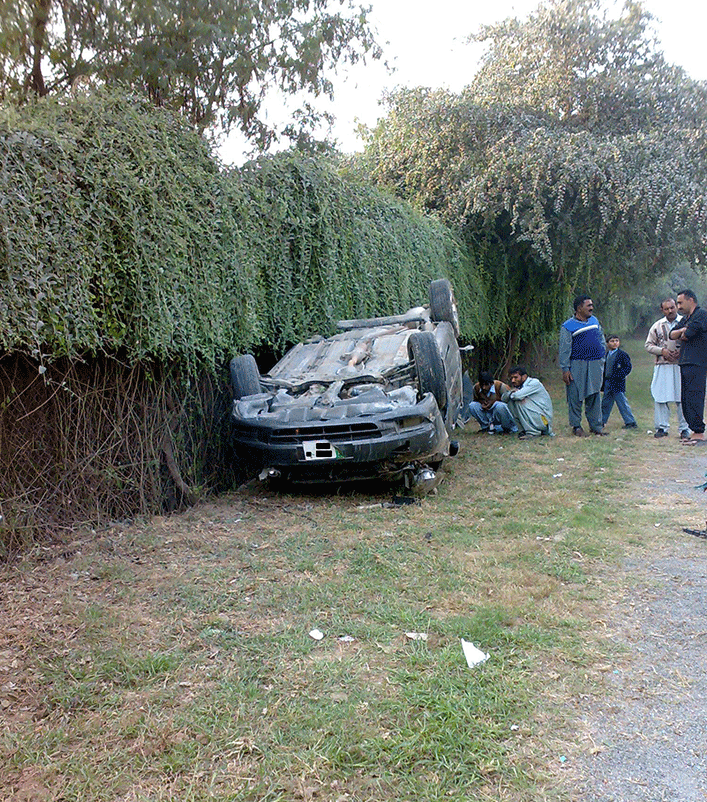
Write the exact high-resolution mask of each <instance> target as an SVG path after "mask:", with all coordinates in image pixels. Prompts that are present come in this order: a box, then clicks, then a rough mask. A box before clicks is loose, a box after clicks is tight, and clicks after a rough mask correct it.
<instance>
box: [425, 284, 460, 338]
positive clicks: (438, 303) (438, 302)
mask: <svg viewBox="0 0 707 802" xmlns="http://www.w3.org/2000/svg"><path fill="white" fill-rule="evenodd" d="M430 316H431V318H432V320H434V321H435V322H436V323H441V322H442V321H443V320H446V321H447V322H448V323H451V324H452V328H453V329H454V336H455V337H459V310H458V309H457V301H456V298H455V297H454V290H453V289H452V283H451V281H449V279H446V278H440V279H437V280H436V281H432V282H430Z"/></svg>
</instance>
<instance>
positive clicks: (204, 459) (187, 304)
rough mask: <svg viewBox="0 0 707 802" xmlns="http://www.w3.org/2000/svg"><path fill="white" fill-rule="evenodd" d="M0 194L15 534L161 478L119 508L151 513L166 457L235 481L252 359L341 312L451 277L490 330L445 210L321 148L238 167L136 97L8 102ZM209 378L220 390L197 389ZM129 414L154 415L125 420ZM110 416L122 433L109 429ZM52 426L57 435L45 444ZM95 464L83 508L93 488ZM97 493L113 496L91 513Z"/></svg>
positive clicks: (0, 409) (5, 414)
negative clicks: (81, 495)
mask: <svg viewBox="0 0 707 802" xmlns="http://www.w3.org/2000/svg"><path fill="white" fill-rule="evenodd" d="M0 197H1V198H2V201H1V202H0V282H1V283H2V293H1V294H0V360H1V363H0V368H1V369H0V505H2V508H1V509H0V514H2V515H3V518H2V519H0V526H2V525H4V526H5V528H6V529H7V527H9V526H10V525H12V527H14V529H15V530H17V529H18V528H20V529H22V528H24V529H26V530H27V531H31V530H33V529H34V528H36V526H37V524H38V522H39V521H41V522H42V525H43V526H44V528H45V529H46V530H47V531H51V530H52V527H53V526H54V525H55V524H56V522H57V521H61V523H62V524H66V525H68V524H69V523H70V522H71V521H72V520H76V519H77V518H79V519H81V518H85V519H87V520H88V519H91V520H93V519H101V518H102V517H105V515H107V514H109V515H111V516H112V515H115V514H116V512H115V510H112V509H111V507H110V504H109V503H108V502H107V499H108V498H109V497H110V495H111V488H114V489H115V488H116V487H120V488H125V487H127V486H128V485H131V483H132V484H133V485H134V484H135V481H136V477H138V476H142V477H144V476H146V475H147V474H146V471H147V472H148V473H149V474H150V476H151V477H153V478H151V479H150V481H149V482H147V481H142V480H140V481H142V484H143V486H142V487H141V488H140V489H139V492H137V493H136V494H133V495H130V501H127V502H126V503H125V504H124V505H119V507H118V508H117V509H118V511H119V512H120V514H122V515H125V514H127V513H128V512H129V510H130V508H131V507H132V506H133V505H135V506H136V510H135V511H136V512H137V511H142V512H146V511H155V510H157V509H159V508H160V505H161V504H162V500H163V497H164V494H165V490H164V487H163V486H158V485H159V482H157V481H156V480H153V479H154V477H156V476H160V475H162V476H165V475H167V474H168V475H169V476H170V477H171V479H170V481H172V482H173V483H174V479H175V471H174V470H172V469H173V468H174V467H175V466H174V465H168V467H170V470H169V471H168V472H165V470H164V469H163V470H160V467H159V464H158V463H160V462H162V463H164V462H165V460H166V461H167V462H169V459H168V457H169V452H170V451H171V452H172V453H173V456H174V457H175V459H176V461H177V462H178V463H180V464H179V465H178V466H177V468H178V469H179V471H181V473H177V474H176V475H177V477H178V479H179V480H183V481H182V482H181V483H180V482H179V481H178V482H177V488H178V490H179V493H178V494H177V495H178V496H179V498H180V499H181V498H183V497H184V495H185V494H186V495H187V496H190V491H187V488H189V489H191V488H195V487H200V488H202V489H203V488H206V487H209V486H213V483H214V477H215V476H220V477H221V478H222V480H224V477H225V478H226V479H228V478H229V477H230V478H232V476H233V472H232V471H231V470H230V467H229V466H228V465H226V464H223V465H220V464H219V462H220V461H224V462H225V461H227V460H228V452H227V450H224V448H223V447H222V446H220V445H218V444H219V443H221V444H222V443H224V442H225V441H226V440H227V421H228V415H227V412H224V410H225V409H226V410H227V389H226V381H225V377H226V370H225V364H226V362H227V360H228V359H229V358H230V356H231V355H233V354H234V353H236V352H241V351H245V350H249V349H260V350H267V351H269V352H271V353H274V354H278V353H280V352H282V351H283V350H284V349H285V348H286V347H287V346H288V345H290V344H291V343H293V342H296V341H297V340H299V339H301V338H302V337H303V336H306V335H309V334H311V333H313V332H315V331H316V332H321V333H328V332H330V331H332V330H333V329H334V327H335V322H336V320H337V319H339V318H350V317H362V316H368V315H376V314H390V313H392V312H397V311H402V310H404V309H406V308H407V307H408V306H411V305H417V304H419V303H422V302H424V301H425V299H426V297H427V286H428V283H429V281H430V280H431V279H432V278H436V277H439V276H442V275H446V276H448V277H450V278H451V279H452V281H453V283H454V285H455V289H456V291H457V295H458V299H459V303H460V307H461V317H462V328H463V332H462V336H463V337H465V338H466V339H467V340H471V339H474V338H479V337H482V336H483V335H484V334H485V332H486V327H487V325H488V319H487V317H486V315H487V309H488V304H487V302H486V298H485V295H484V289H483V281H482V276H481V272H480V270H479V269H478V268H477V267H476V266H475V265H474V264H473V263H471V262H470V260H469V259H468V257H467V255H466V252H465V250H464V249H463V247H462V246H461V245H460V244H459V242H458V241H457V240H455V238H454V237H453V236H452V235H451V234H450V233H449V232H448V231H447V230H446V229H445V228H444V227H443V226H442V225H441V224H440V223H439V222H437V221H436V220H434V219H431V218H429V217H425V216H423V215H421V214H420V213H418V212H416V211H414V210H413V209H412V208H411V207H409V206H408V205H406V204H405V203H403V202H401V201H398V200H395V199H393V198H391V197H390V196H387V195H386V194H384V193H382V192H381V191H379V190H377V189H374V188H372V187H371V186H367V185H365V184H363V183H359V182H357V181H355V180H353V179H350V178H348V179H346V178H343V177H342V175H341V174H340V173H339V172H338V171H337V166H336V164H335V163H333V162H331V161H325V160H323V159H321V158H320V159H314V158H311V157H307V156H304V155H301V154H295V153H285V154H281V155H279V156H276V157H272V158H262V159H259V160H257V161H254V162H251V163H249V164H247V165H246V166H245V167H243V168H241V169H230V170H226V169H222V168H221V166H220V165H219V164H218V162H217V161H216V160H215V159H214V157H213V155H212V154H211V152H210V149H209V147H208V145H207V144H206V143H205V142H204V141H203V140H202V139H200V138H199V137H198V136H197V135H196V134H195V133H194V132H193V131H191V130H190V129H189V128H188V127H186V126H185V125H184V123H182V122H180V121H179V120H176V119H175V118H173V117H172V116H170V115H169V114H167V113H166V112H164V111H161V110H158V109H154V108H152V107H150V106H147V105H145V104H143V103H142V102H141V101H139V100H137V99H134V98H128V97H124V96H115V95H100V94H98V95H91V96H80V97H76V98H74V99H72V100H70V101H64V102H55V101H51V102H48V101H42V102H38V103H36V104H34V105H32V106H30V107H26V108H25V109H23V110H21V111H16V110H15V111H9V110H6V111H5V112H4V113H3V116H2V118H1V119H0ZM82 366H83V367H82ZM263 367H265V368H267V367H269V366H268V365H265V366H263ZM107 374H110V376H111V378H110V380H107V381H106V380H104V379H102V380H101V381H102V382H103V384H102V385H101V386H103V387H112V388H114V391H115V392H119V391H120V388H121V387H125V386H130V387H131V399H132V400H133V402H134V408H133V409H127V408H126V407H125V406H124V405H123V406H122V407H119V408H114V407H113V406H112V405H111V404H108V406H106V404H107V403H108V402H107V398H108V397H109V396H110V392H103V391H101V392H98V391H97V390H96V388H95V387H93V386H92V383H91V381H89V380H87V378H86V377H87V376H89V377H90V376H99V375H100V376H103V377H105V375H107ZM205 381H207V382H212V383H213V382H215V383H216V385H215V386H217V387H219V388H220V389H219V391H218V392H216V394H214V393H213V392H211V391H209V392H208V393H206V395H205V396H204V394H203V393H202V394H201V395H199V394H196V395H195V393H196V389H195V388H197V387H203V386H204V382H205ZM135 382H137V385H136V384H135ZM126 383H127V385H126ZM28 388H32V389H31V391H28ZM38 390H39V392H38ZM219 394H220V395H219ZM197 395H198V398H197ZM217 396H218V399H217ZM29 398H33V399H34V403H35V406H34V407H33V406H32V404H29V406H28V404H27V401H28V399H29ZM148 398H149V399H153V400H152V401H149V402H148V400H147V399H148ZM204 398H207V399H211V400H207V401H204ZM61 399H64V401H65V403H60V400H61ZM154 399H159V402H154V403H153V401H154ZM209 405H212V407H213V408H210V406H209ZM121 409H122V412H121V411H120V410H121ZM120 415H127V416H129V417H130V418H131V420H133V422H134V419H135V416H138V417H140V416H143V417H146V418H149V419H150V420H149V421H143V422H142V423H139V424H135V425H131V426H127V425H124V424H126V422H127V419H126V420H121V419H120ZM113 416H117V419H115V420H114V422H113V426H112V428H110V427H109V429H107V430H106V429H105V428H104V427H102V426H101V425H99V422H100V421H101V420H103V419H105V418H106V417H111V418H113ZM214 420H217V421H218V425H216V426H214ZM52 427H54V428H55V429H56V432H55V433H53V435H52V438H50V441H51V445H47V443H48V442H49V441H47V440H46V439H45V440H43V441H42V442H41V443H40V441H39V439H38V435H37V433H38V432H40V431H41V432H47V431H49V430H51V429H52ZM79 429H81V430H82V431H83V432H84V434H85V436H84V435H82V436H81V437H80V438H78V440H77V437H76V432H77V431H78V430H79ZM91 432H94V434H91ZM23 433H24V434H23ZM92 438H93V439H92ZM99 438H102V439H99ZM131 439H132V440H134V441H135V442H130V440H131ZM78 441H80V442H81V443H82V446H81V448H80V449H78V450H77V447H76V443H77V442H78ZM148 441H149V442H148ZM187 443H188V444H189V447H187V445H186V444H187ZM199 443H201V444H202V445H201V446H199V445H198V444H199ZM129 453H138V454H140V455H142V456H141V457H140V458H139V459H138V458H136V460H135V461H134V460H133V459H132V458H128V457H127V456H126V455H127V454H129ZM117 454H120V455H121V456H120V457H117V456H115V458H114V457H112V456H111V455H117ZM40 455H41V460H40V462H41V464H42V465H43V466H45V468H42V470H39V469H36V465H37V459H38V457H39V456H40ZM23 460H24V462H25V464H24V465H19V467H18V463H21V462H22V461H23ZM140 460H142V462H141V463H140V465H139V466H138V465H137V462H140ZM133 463H135V464H133ZM148 463H149V466H151V467H150V468H149V471H148V468H147V467H146V466H147V465H148ZM49 465H51V466H52V467H51V469H50V468H49V467H48V466H49ZM163 468H164V464H163ZM89 474H90V476H91V481H90V482H85V484H86V493H87V494H88V495H87V496H86V498H85V499H84V500H83V501H82V500H80V499H78V498H77V497H76V494H77V492H78V491H77V485H80V483H81V481H82V477H83V479H84V480H85V479H86V477H87V476H88V475H89ZM101 477H103V478H101ZM101 481H103V482H104V484H103V485H102V487H103V489H100V488H99V487H98V486H97V484H96V483H97V482H98V484H100V482H101ZM147 485H149V488H148V489H147V490H146V489H145V488H146V487H147ZM63 486H66V487H69V486H71V499H68V498H67V497H65V496H62V493H61V492H58V491H57V488H58V487H63ZM180 488H181V489H180ZM180 494H181V495H180ZM96 498H105V499H106V502H105V503H104V504H103V505H102V506H101V504H99V505H98V506H97V508H95V509H94V508H93V507H94V506H95V504H94V502H95V499H96ZM69 502H70V503H69ZM78 510H81V512H80V513H78V514H75V512H74V511H78ZM60 513H61V514H60ZM11 521H12V522H13V523H12V524H10V523H9V522H11Z"/></svg>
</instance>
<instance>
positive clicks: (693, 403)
mask: <svg viewBox="0 0 707 802" xmlns="http://www.w3.org/2000/svg"><path fill="white" fill-rule="evenodd" d="M705 382H707V367H703V366H702V365H680V392H681V394H682V399H681V400H682V412H683V415H684V416H685V420H686V421H687V425H688V426H689V427H690V429H692V431H693V432H696V433H697V434H703V433H704V430H705V420H704V415H705Z"/></svg>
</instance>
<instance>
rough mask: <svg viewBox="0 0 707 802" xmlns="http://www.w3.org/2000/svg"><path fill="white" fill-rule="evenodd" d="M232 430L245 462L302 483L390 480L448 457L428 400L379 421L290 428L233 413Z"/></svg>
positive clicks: (357, 419) (341, 421)
mask: <svg viewBox="0 0 707 802" xmlns="http://www.w3.org/2000/svg"><path fill="white" fill-rule="evenodd" d="M234 428H235V434H234V438H235V443H236V446H237V448H238V450H239V451H240V452H241V454H242V455H244V456H245V457H246V458H247V459H248V460H249V461H251V462H254V463H255V464H257V465H258V467H260V468H266V469H272V471H274V472H276V473H275V475H280V476H282V477H283V478H285V479H290V480H292V481H301V482H330V481H337V480H339V481H341V480H353V479H369V478H375V477H386V476H389V477H394V476H396V475H399V474H400V473H401V472H402V471H403V470H405V469H406V468H407V467H408V466H410V465H411V464H414V463H424V462H428V461H429V462H434V461H440V460H441V459H443V458H444V457H445V456H446V455H447V454H448V451H449V437H448V434H447V430H446V428H445V425H444V420H443V418H442V415H441V413H440V411H439V409H438V407H437V403H436V402H435V400H434V398H433V397H432V396H431V395H427V396H425V397H424V398H423V399H422V401H420V402H419V403H418V404H416V405H415V406H412V407H402V408H398V409H396V410H394V411H393V412H388V413H384V414H381V415H375V416H360V417H352V418H344V419H341V418H337V419H335V420H326V419H323V420H317V421H312V420H308V421H306V422H297V423H294V424H293V423H283V422H282V421H278V420H261V419H258V418H242V417H240V416H238V415H237V414H235V413H234Z"/></svg>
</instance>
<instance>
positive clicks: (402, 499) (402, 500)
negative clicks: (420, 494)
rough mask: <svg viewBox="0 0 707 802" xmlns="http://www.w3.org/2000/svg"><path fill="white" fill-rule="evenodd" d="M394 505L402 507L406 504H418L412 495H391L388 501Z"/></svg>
mask: <svg viewBox="0 0 707 802" xmlns="http://www.w3.org/2000/svg"><path fill="white" fill-rule="evenodd" d="M390 503H391V504H392V505H393V506H394V507H404V506H405V505H406V504H419V501H418V499H416V498H415V497H414V496H393V498H392V499H391V502H390Z"/></svg>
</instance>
